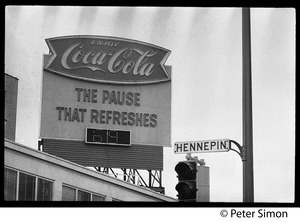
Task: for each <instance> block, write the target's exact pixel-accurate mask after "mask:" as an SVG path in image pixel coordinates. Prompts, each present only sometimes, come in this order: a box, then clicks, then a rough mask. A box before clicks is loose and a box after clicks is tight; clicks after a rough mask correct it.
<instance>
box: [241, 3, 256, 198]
mask: <svg viewBox="0 0 300 222" xmlns="http://www.w3.org/2000/svg"><path fill="white" fill-rule="evenodd" d="M242 54H243V78H242V79H243V87H242V90H243V148H244V149H245V151H246V153H245V154H246V159H245V160H243V202H254V183H253V132H252V128H253V127H252V84H251V32H250V8H242Z"/></svg>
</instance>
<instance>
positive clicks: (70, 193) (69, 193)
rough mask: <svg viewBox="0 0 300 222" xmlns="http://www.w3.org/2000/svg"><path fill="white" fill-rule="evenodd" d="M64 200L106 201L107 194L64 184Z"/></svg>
mask: <svg viewBox="0 0 300 222" xmlns="http://www.w3.org/2000/svg"><path fill="white" fill-rule="evenodd" d="M76 194H77V195H76ZM62 201H105V196H102V195H99V194H95V193H92V192H88V191H84V190H81V189H79V188H76V187H71V186H70V185H63V186H62Z"/></svg>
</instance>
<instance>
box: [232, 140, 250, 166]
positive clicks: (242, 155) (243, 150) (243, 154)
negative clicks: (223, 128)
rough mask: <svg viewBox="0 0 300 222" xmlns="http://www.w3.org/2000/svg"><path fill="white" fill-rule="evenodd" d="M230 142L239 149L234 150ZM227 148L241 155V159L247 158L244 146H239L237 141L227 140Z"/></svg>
mask: <svg viewBox="0 0 300 222" xmlns="http://www.w3.org/2000/svg"><path fill="white" fill-rule="evenodd" d="M232 143H233V144H234V145H236V147H237V148H238V149H239V151H237V150H235V149H233V148H232V147H231V144H232ZM229 150H232V151H234V152H236V153H237V154H238V155H239V156H240V157H241V159H242V161H245V160H247V158H246V147H245V146H241V145H240V144H239V143H238V142H236V141H234V140H229Z"/></svg>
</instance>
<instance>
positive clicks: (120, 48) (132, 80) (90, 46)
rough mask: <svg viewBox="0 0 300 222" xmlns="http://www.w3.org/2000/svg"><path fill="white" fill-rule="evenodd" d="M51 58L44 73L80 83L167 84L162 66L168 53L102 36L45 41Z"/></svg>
mask: <svg viewBox="0 0 300 222" xmlns="http://www.w3.org/2000/svg"><path fill="white" fill-rule="evenodd" d="M46 42H47V44H48V47H49V49H50V53H51V58H50V59H49V61H48V63H47V64H46V65H45V69H46V70H48V71H51V72H55V73H57V74H60V75H64V76H68V77H71V78H76V79H80V80H87V81H94V82H103V83H112V84H150V83H158V82H165V81H170V80H171V79H170V75H169V74H168V73H167V71H166V69H165V67H164V63H165V61H166V60H167V58H168V56H169V54H170V51H169V50H167V49H164V48H161V47H159V46H155V45H152V44H149V43H144V42H139V41H135V40H130V39H123V38H116V37H103V36H66V37H57V38H50V39H46Z"/></svg>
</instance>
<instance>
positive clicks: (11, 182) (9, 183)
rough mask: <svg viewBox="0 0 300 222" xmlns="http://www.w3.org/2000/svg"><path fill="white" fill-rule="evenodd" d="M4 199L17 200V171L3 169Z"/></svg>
mask: <svg viewBox="0 0 300 222" xmlns="http://www.w3.org/2000/svg"><path fill="white" fill-rule="evenodd" d="M4 200H17V171H14V170H11V169H7V168H5V169H4Z"/></svg>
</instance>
